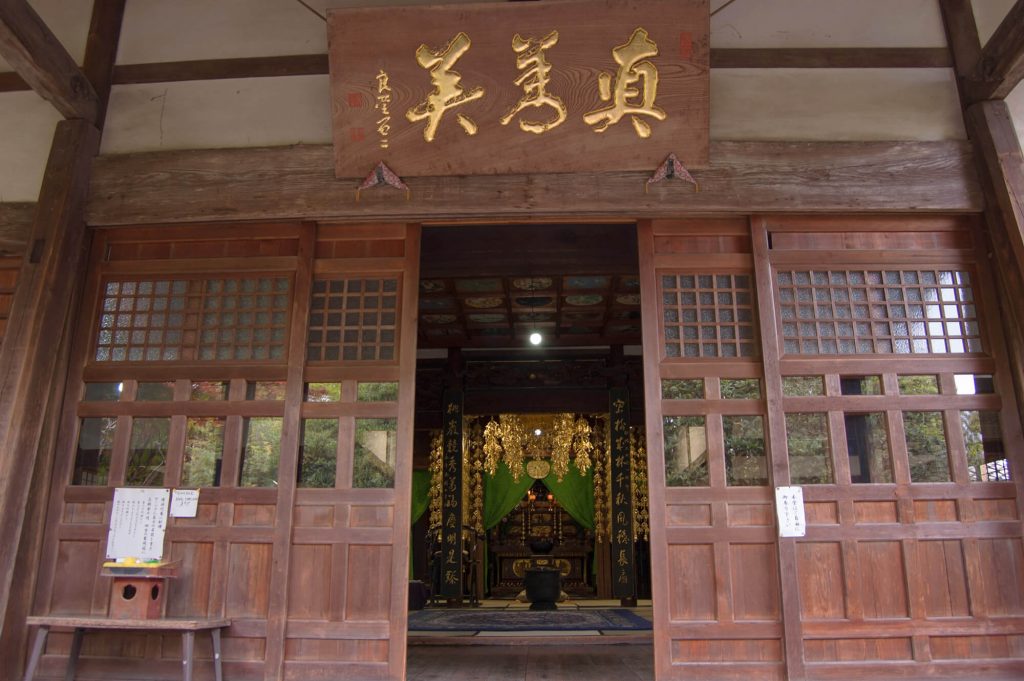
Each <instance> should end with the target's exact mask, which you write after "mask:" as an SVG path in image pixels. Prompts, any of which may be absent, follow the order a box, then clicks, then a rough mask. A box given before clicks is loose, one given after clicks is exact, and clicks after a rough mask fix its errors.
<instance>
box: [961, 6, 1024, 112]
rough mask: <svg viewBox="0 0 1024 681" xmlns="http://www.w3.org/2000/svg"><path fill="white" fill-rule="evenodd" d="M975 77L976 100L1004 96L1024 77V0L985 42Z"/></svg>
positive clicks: (1003, 97) (974, 95)
mask: <svg viewBox="0 0 1024 681" xmlns="http://www.w3.org/2000/svg"><path fill="white" fill-rule="evenodd" d="M973 80H974V82H975V86H974V88H975V89H974V92H973V93H972V94H973V97H974V99H975V101H980V100H984V99H1005V98H1006V96H1007V95H1009V94H1010V92H1011V91H1012V90H1013V89H1014V88H1015V87H1017V84H1018V83H1020V81H1021V80H1024V0H1017V2H1016V3H1015V4H1014V5H1013V7H1011V8H1010V11H1009V12H1008V13H1007V14H1006V16H1005V17H1004V18H1003V21H1002V22H1001V23H1000V24H999V27H998V28H997V29H996V31H995V33H993V34H992V37H991V38H989V41H988V42H987V43H986V44H985V48H984V50H983V51H982V54H981V60H980V62H979V63H978V67H977V71H976V72H975V74H974V78H973Z"/></svg>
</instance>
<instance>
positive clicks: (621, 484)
mask: <svg viewBox="0 0 1024 681" xmlns="http://www.w3.org/2000/svg"><path fill="white" fill-rule="evenodd" d="M608 411H609V413H610V417H611V425H610V431H609V443H608V445H609V446H608V454H609V459H610V460H611V468H610V470H609V471H608V475H609V478H610V479H611V504H610V506H611V515H612V518H611V519H612V522H611V546H612V596H614V597H615V598H633V597H635V596H636V579H635V574H636V567H635V565H634V562H633V486H632V478H631V475H630V473H631V471H630V458H631V457H630V451H629V390H627V389H626V388H612V389H611V390H609V391H608Z"/></svg>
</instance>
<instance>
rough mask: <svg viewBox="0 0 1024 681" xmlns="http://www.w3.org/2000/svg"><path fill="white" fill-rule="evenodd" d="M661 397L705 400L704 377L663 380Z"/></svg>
mask: <svg viewBox="0 0 1024 681" xmlns="http://www.w3.org/2000/svg"><path fill="white" fill-rule="evenodd" d="M661 397H662V398H663V399H666V400H703V399H704V379H702V378H687V379H684V380H663V381H662V382H661Z"/></svg>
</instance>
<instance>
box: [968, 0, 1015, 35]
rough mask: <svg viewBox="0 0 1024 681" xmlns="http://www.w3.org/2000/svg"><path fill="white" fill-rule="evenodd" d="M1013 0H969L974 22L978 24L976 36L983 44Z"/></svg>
mask: <svg viewBox="0 0 1024 681" xmlns="http://www.w3.org/2000/svg"><path fill="white" fill-rule="evenodd" d="M1014 1H1015V0H971V8H972V9H973V10H974V23H976V24H977V25H978V38H980V39H981V44H982V45H984V44H985V43H986V42H988V39H989V38H991V37H992V34H993V33H994V32H995V30H996V28H998V27H999V23H1000V22H1001V21H1002V20H1003V17H1005V16H1006V13H1007V12H1009V11H1010V8H1011V7H1013V3H1014Z"/></svg>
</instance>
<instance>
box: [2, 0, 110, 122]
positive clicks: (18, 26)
mask: <svg viewBox="0 0 1024 681" xmlns="http://www.w3.org/2000/svg"><path fill="white" fill-rule="evenodd" d="M0 55H2V56H3V57H4V59H6V60H7V61H8V63H9V64H10V65H11V66H12V67H14V70H15V71H17V72H18V74H19V75H20V76H21V77H22V78H24V80H25V82H27V83H28V84H29V85H31V86H32V89H33V90H35V91H36V92H38V93H39V94H40V96H42V97H43V98H44V99H46V100H48V101H49V102H50V103H51V104H53V105H54V106H55V107H56V108H57V110H58V111H59V112H60V113H61V115H63V116H64V117H65V118H79V119H82V120H84V121H87V122H89V123H95V122H96V118H97V111H98V108H99V99H98V97H97V96H96V91H95V90H94V89H93V87H92V85H90V84H89V80H88V79H87V78H86V77H85V74H83V73H82V71H81V69H79V68H78V65H77V64H75V60H74V59H73V58H72V57H71V55H70V54H68V51H67V50H66V49H64V46H63V45H61V43H60V41H59V40H57V38H56V37H55V36H54V35H53V32H51V31H50V29H49V28H48V27H47V25H46V24H45V23H44V22H43V20H42V19H40V18H39V15H38V14H36V12H35V10H33V9H32V8H31V7H30V6H29V5H28V3H27V2H25V0H6V1H5V2H0Z"/></svg>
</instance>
